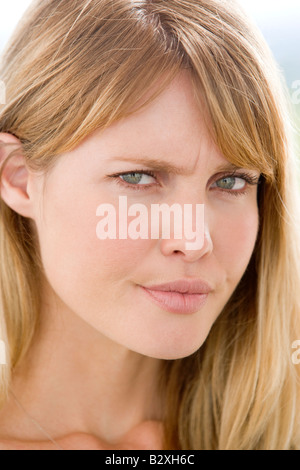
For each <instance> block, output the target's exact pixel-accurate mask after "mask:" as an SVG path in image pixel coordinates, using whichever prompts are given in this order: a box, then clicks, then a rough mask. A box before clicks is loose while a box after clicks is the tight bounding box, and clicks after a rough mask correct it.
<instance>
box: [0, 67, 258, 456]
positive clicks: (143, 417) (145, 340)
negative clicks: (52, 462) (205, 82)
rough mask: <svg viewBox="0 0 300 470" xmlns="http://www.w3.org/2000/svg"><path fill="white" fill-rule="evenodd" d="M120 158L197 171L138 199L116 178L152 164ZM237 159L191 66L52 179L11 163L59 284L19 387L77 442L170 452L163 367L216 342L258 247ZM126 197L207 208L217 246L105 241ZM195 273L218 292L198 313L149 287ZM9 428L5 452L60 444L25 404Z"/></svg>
mask: <svg viewBox="0 0 300 470" xmlns="http://www.w3.org/2000/svg"><path fill="white" fill-rule="evenodd" d="M14 139H15V138H14V137H13V136H9V135H7V134H2V135H0V140H2V141H5V142H9V141H10V142H14V141H15V140H14ZM117 156H122V157H136V158H137V159H138V158H139V157H141V156H143V157H144V156H145V157H149V158H159V160H160V161H162V162H165V163H166V162H169V163H170V162H171V163H172V164H173V165H177V166H182V165H184V168H185V170H186V171H188V174H184V175H181V174H171V173H168V174H167V173H164V172H159V174H157V175H156V178H157V179H154V178H152V177H148V176H145V178H144V179H143V180H142V183H143V184H152V183H153V184H152V186H151V187H150V186H149V187H148V188H147V189H145V190H141V191H135V190H133V189H131V188H129V187H128V186H126V184H124V185H122V186H121V185H118V184H117V183H116V181H115V180H113V179H112V178H107V176H108V175H113V174H116V173H122V172H133V171H135V170H137V169H140V170H149V169H150V168H145V166H144V165H140V164H137V163H129V162H124V161H123V162H120V161H113V159H114V158H115V157H117ZM226 163H228V162H227V160H225V158H224V156H223V155H222V154H221V153H220V151H219V150H218V149H217V148H216V146H215V145H214V143H213V142H212V140H211V138H210V135H209V132H208V129H207V127H206V125H205V123H204V119H203V114H202V113H201V110H199V108H198V107H197V106H196V104H195V100H194V97H193V89H192V84H191V81H190V77H189V75H188V72H181V73H180V74H179V75H178V76H177V78H176V79H175V80H174V81H173V82H172V83H171V85H170V86H169V87H168V88H167V89H166V90H165V91H164V92H163V93H162V94H161V95H160V96H159V97H158V98H157V99H156V100H155V101H154V102H152V103H151V104H150V105H148V106H147V107H146V108H144V109H143V110H141V111H139V112H137V113H135V114H133V115H132V116H130V117H129V118H125V119H123V120H121V121H119V122H118V123H115V124H114V125H112V126H111V127H110V128H108V129H106V130H105V131H104V132H103V133H101V132H99V131H98V132H95V133H94V134H93V135H91V136H89V137H88V138H87V139H85V141H84V142H83V143H82V144H81V145H80V146H79V147H77V148H76V149H75V150H73V151H72V152H70V153H68V154H64V155H62V156H61V158H60V159H59V161H58V163H57V164H56V165H55V167H54V168H53V169H52V170H51V171H50V173H49V174H48V175H47V176H45V175H42V174H36V173H33V172H32V171H30V170H29V169H28V168H27V167H26V164H25V163H24V159H23V157H22V155H20V156H17V157H15V159H12V160H11V161H10V163H9V165H8V166H7V168H6V170H5V172H4V175H3V180H2V187H1V191H2V197H3V199H4V200H5V201H6V203H7V204H8V205H9V206H10V207H12V208H13V209H14V210H15V211H16V212H19V213H21V214H22V215H24V216H25V217H29V218H30V219H31V220H32V222H33V223H34V225H35V227H36V230H37V233H38V237H39V242H40V247H41V255H42V261H43V266H44V270H45V276H46V278H45V282H44V289H43V299H44V300H43V308H42V312H41V326H40V329H39V332H38V335H37V336H36V338H35V341H34V343H33V346H32V348H31V350H30V353H29V354H28V357H27V358H26V361H24V363H23V364H22V366H21V367H19V369H18V370H17V371H16V373H15V376H14V380H13V390H14V393H15V395H16V396H17V397H18V399H19V400H20V401H21V402H22V406H23V407H24V408H25V409H26V411H27V413H28V414H29V415H30V416H31V417H34V418H35V420H37V421H38V423H39V424H40V425H42V427H43V428H44V429H45V430H47V432H48V433H49V434H50V435H51V436H52V437H53V438H55V440H56V441H57V442H59V443H60V445H62V446H63V447H64V448H74V447H75V448H86V447H88V448H103V449H106V448H109V449H113V448H119V449H120V448H131V449H138V448H149V449H160V448H161V432H162V428H161V425H160V418H161V414H160V405H161V403H159V400H158V399H157V395H156V391H157V388H156V387H157V382H156V377H157V372H158V369H159V365H160V363H161V360H162V359H177V358H182V357H186V356H188V355H190V354H192V353H193V352H195V351H196V350H197V349H198V348H199V347H200V346H201V345H202V344H203V342H204V341H205V339H206V338H207V335H208V334H209V331H210V329H211V327H212V325H213V323H214V322H215V320H216V319H217V317H218V316H219V314H220V312H221V311H222V309H223V307H224V305H225V304H226V302H227V301H228V299H229V298H230V296H231V294H232V293H233V291H234V290H235V288H236V286H237V284H238V283H239V281H240V279H241V277H242V275H243V273H244V272H245V269H246V267H247V265H248V263H249V261H250V258H251V255H252V252H253V249H254V246H255V241H256V237H257V232H258V207H257V186H248V187H247V184H246V185H245V183H244V186H245V187H247V191H246V193H245V194H242V195H239V196H235V195H233V194H232V192H233V191H231V193H230V191H227V192H224V191H222V190H221V189H220V188H219V187H216V186H215V185H214V182H215V181H216V180H219V179H221V178H222V174H221V175H219V167H220V166H222V165H224V164H226ZM247 172H248V174H250V175H252V176H259V172H257V171H256V170H247ZM216 175H217V176H216ZM119 179H120V178H119ZM237 183H243V181H242V182H241V180H237ZM120 195H123V196H127V198H128V205H130V204H133V203H143V204H144V205H146V206H147V207H148V208H149V210H150V206H151V204H154V203H160V204H162V203H167V204H169V205H172V204H173V203H174V202H177V203H180V204H182V205H183V204H187V203H190V204H200V203H202V204H204V205H205V240H204V244H203V246H202V247H201V249H199V250H193V251H191V250H190V251H188V250H186V249H185V242H186V241H190V240H186V239H185V238H184V237H183V239H182V240H176V239H172V238H171V239H169V240H168V239H160V240H155V239H154V240H151V239H150V238H149V239H147V240H131V239H127V240H109V239H108V240H99V239H98V238H97V237H96V225H97V223H98V221H99V219H98V218H97V217H96V209H97V207H98V206H99V204H101V203H103V202H105V203H110V204H113V205H114V206H115V207H116V209H117V208H118V198H119V196H120ZM117 213H118V211H117ZM182 278H200V279H202V280H204V281H206V282H208V283H209V284H210V286H211V287H212V289H213V291H212V292H211V293H210V294H209V296H208V299H207V303H206V304H205V305H204V307H202V308H201V309H200V310H199V311H197V312H196V313H194V314H191V315H181V314H174V313H169V312H166V311H165V310H162V309H161V308H160V307H158V306H157V305H155V304H154V303H152V302H151V301H150V300H149V299H148V298H147V297H146V296H145V294H144V292H142V289H141V288H140V287H139V286H140V285H151V284H158V283H161V282H167V281H172V280H177V279H182ZM120 417H121V419H120ZM0 423H1V425H0V439H1V440H2V446H3V447H6V448H9V446H11V448H18V446H19V447H20V446H21V447H22V446H25V447H26V448H28V447H29V448H36V447H38V448H54V447H55V446H54V444H52V443H51V442H49V440H48V439H46V437H45V435H43V434H42V433H41V431H40V429H38V427H37V426H36V425H35V424H33V423H32V421H31V420H30V419H29V418H28V416H26V415H25V413H24V412H23V411H22V410H21V409H20V407H18V406H17V405H16V402H15V401H14V399H13V398H12V397H11V398H10V399H9V401H8V403H7V405H6V406H5V407H4V409H3V410H2V412H1V414H0ZM16 424H17V425H16ZM27 441H33V443H30V444H28V443H27ZM128 446H129V447H128Z"/></svg>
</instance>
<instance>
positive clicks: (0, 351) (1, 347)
mask: <svg viewBox="0 0 300 470" xmlns="http://www.w3.org/2000/svg"><path fill="white" fill-rule="evenodd" d="M5 364H6V348H5V343H4V341H2V340H0V365H2V366H3V365H5Z"/></svg>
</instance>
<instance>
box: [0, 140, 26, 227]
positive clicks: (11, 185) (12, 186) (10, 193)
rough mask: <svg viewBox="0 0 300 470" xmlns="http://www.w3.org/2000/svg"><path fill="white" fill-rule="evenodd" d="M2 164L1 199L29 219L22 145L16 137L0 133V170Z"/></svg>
mask: <svg viewBox="0 0 300 470" xmlns="http://www.w3.org/2000/svg"><path fill="white" fill-rule="evenodd" d="M3 144H7V145H3ZM17 149H19V150H17ZM16 150H17V151H16ZM13 151H14V152H15V151H16V152H15V154H14V155H13V156H12V157H10V158H9V159H8V160H7V161H6V159H7V157H9V155H10V153H12V152H13ZM3 164H4V167H3V171H2V177H1V181H0V195H1V198H2V199H3V201H4V202H5V203H6V204H7V206H9V207H10V208H11V209H13V210H14V211H15V212H17V213H18V214H20V215H22V216H24V217H29V218H31V217H32V201H31V200H30V197H29V195H28V192H27V188H28V182H29V177H30V175H29V171H28V169H27V165H26V161H25V157H24V155H23V150H22V143H21V141H20V140H19V139H17V137H15V136H13V135H11V134H6V133H0V169H2V165H3Z"/></svg>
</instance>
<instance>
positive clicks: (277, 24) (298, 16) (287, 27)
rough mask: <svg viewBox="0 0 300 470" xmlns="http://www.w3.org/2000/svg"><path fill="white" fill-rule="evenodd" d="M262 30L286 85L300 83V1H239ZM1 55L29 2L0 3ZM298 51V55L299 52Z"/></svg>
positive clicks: (9, 0) (15, 0) (8, 0)
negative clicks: (282, 70) (286, 82)
mask: <svg viewBox="0 0 300 470" xmlns="http://www.w3.org/2000/svg"><path fill="white" fill-rule="evenodd" d="M239 1H240V3H241V4H242V5H243V6H244V8H245V9H246V11H247V12H248V13H249V14H250V15H251V16H252V17H253V19H254V21H255V22H256V23H257V24H258V26H259V27H260V29H261V30H262V32H263V34H264V36H265V38H266V40H267V42H268V43H269V45H270V47H271V49H272V50H273V53H274V55H275V57H276V59H277V61H278V62H279V64H280V66H281V67H282V68H283V69H284V71H285V72H286V77H287V81H288V83H289V85H290V84H291V82H292V81H294V80H299V79H300V47H299V46H300V0H239ZM2 2H3V3H2V5H1V15H0V51H1V50H2V49H3V47H4V45H5V43H6V41H7V40H8V38H9V36H10V34H11V33H12V31H13V30H14V28H15V26H16V24H17V22H18V20H19V18H20V17H21V16H22V14H23V12H24V11H25V10H26V8H27V7H28V5H29V4H30V3H31V0H6V1H4V0H2ZM298 49H299V52H298Z"/></svg>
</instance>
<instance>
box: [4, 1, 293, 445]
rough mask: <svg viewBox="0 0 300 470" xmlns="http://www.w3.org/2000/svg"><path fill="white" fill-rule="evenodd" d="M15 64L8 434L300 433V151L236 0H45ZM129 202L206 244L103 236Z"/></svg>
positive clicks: (221, 439)
mask: <svg viewBox="0 0 300 470" xmlns="http://www.w3.org/2000/svg"><path fill="white" fill-rule="evenodd" d="M1 79H2V80H3V81H4V82H5V84H6V93H7V104H6V105H5V106H4V107H3V108H2V111H1V117H0V126H1V128H0V131H1V134H0V140H1V165H2V167H1V339H2V341H4V343H5V345H6V356H7V360H6V362H7V364H6V365H3V366H2V380H1V386H2V389H1V398H2V409H1V414H0V441H1V446H2V448H3V449H87V448H88V449H185V450H194V449H236V450H237V449H295V448H300V435H299V423H300V419H299V418H300V416H299V411H300V409H299V384H298V377H297V375H298V372H299V369H297V367H296V366H295V365H294V364H293V363H292V360H291V356H292V352H293V351H292V349H291V346H292V343H293V341H294V340H296V339H298V338H299V337H300V336H299V335H300V331H299V322H298V318H299V293H298V292H299V287H298V286H299V281H300V274H299V269H298V259H299V258H298V251H299V243H298V238H297V237H298V234H297V221H298V218H297V217H298V214H297V209H298V205H297V197H298V192H297V180H296V177H295V174H296V163H295V159H294V158H293V155H292V152H291V149H290V138H289V135H288V131H289V129H288V126H287V122H288V117H287V114H286V108H285V98H284V96H283V93H282V85H281V80H280V77H278V73H277V70H276V66H275V65H274V63H273V60H272V57H271V55H270V53H269V51H268V49H267V47H266V45H265V44H264V41H263V39H262V38H261V36H260V35H259V34H258V33H257V32H256V31H255V29H254V27H253V26H252V25H251V24H249V22H248V20H247V19H246V18H245V17H244V15H243V13H242V12H241V11H240V10H239V8H238V6H237V5H236V4H235V3H233V2H232V1H222V2H220V1H218V0H201V1H198V0H197V1H196V0H178V1H177V0H174V1H162V0H157V1H129V0H104V1H101V2H99V1H97V0H76V1H74V0H72V1H71V0H61V1H55V2H54V1H46V0H37V1H35V2H34V3H33V5H32V7H31V8H30V9H29V11H28V12H27V14H26V15H25V17H24V19H23V21H22V22H21V24H20V25H19V27H18V29H17V31H16V32H15V34H14V36H13V38H12V40H11V42H10V44H9V47H8V48H7V50H6V53H5V56H4V60H3V65H2V73H1ZM121 197H125V199H126V202H127V204H128V206H131V205H133V204H137V203H139V205H140V206H139V207H141V206H143V208H145V209H147V210H150V209H151V208H152V207H153V205H155V204H166V205H167V206H166V207H169V208H170V207H171V206H172V205H173V204H174V203H176V204H179V205H180V207H184V205H185V204H192V207H194V205H195V204H201V205H203V207H204V225H203V227H202V228H203V239H202V243H201V244H200V245H199V246H197V247H196V248H195V249H192V250H191V249H189V250H188V249H187V245H186V241H187V236H186V234H185V235H183V236H182V237H175V236H174V232H173V231H172V232H171V235H170V237H168V238H167V237H166V238H164V237H162V236H159V237H158V238H154V237H152V238H151V236H148V237H144V238H141V237H135V238H134V237H129V236H128V233H127V232H126V234H127V236H125V237H123V238H122V237H115V238H114V237H107V238H105V237H104V236H103V237H102V238H101V237H99V230H98V228H97V227H98V223H99V221H100V219H99V215H101V214H102V215H104V213H102V212H101V211H98V208H99V205H101V204H109V207H113V208H115V211H116V212H115V214H116V218H117V220H119V221H120V220H121V219H119V217H121V215H122V214H121V211H119V202H120V198H121ZM123 200H124V199H123ZM131 215H133V214H132V213H131ZM102 221H103V219H102ZM109 227H110V228H111V226H109ZM110 228H109V230H110ZM123 228H124V227H123ZM148 229H149V227H148ZM96 233H97V235H98V236H96ZM101 233H102V232H101ZM147 233H148V234H149V233H150V231H148V232H147ZM102 235H103V233H102ZM172 292H173V293H172Z"/></svg>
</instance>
